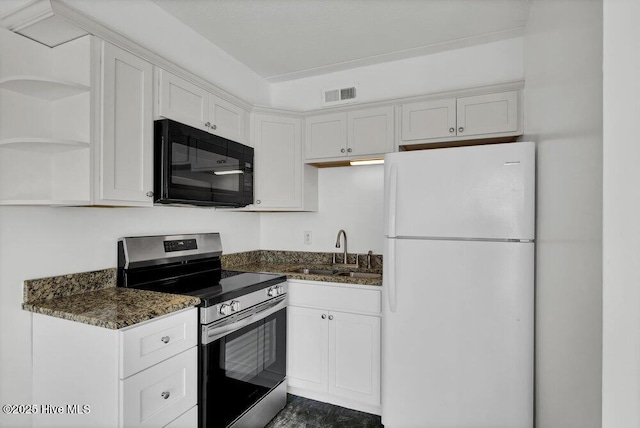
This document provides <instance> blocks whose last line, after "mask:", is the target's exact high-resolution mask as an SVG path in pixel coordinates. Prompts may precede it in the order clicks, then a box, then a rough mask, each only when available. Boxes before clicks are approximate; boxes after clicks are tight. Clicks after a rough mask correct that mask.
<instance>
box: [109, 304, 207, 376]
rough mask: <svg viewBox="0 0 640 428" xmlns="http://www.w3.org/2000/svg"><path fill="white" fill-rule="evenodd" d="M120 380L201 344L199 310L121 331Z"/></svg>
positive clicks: (194, 309) (195, 309)
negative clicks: (199, 338)
mask: <svg viewBox="0 0 640 428" xmlns="http://www.w3.org/2000/svg"><path fill="white" fill-rule="evenodd" d="M121 340H122V346H121V347H120V349H122V353H123V355H122V359H121V364H122V366H121V367H120V375H121V379H124V378H127V377H129V376H131V375H133V374H135V373H138V372H139V371H141V370H144V369H145V368H147V367H150V366H152V365H154V364H157V363H159V362H160V361H163V360H166V359H167V358H170V357H172V356H174V355H176V354H178V353H180V352H182V351H185V350H187V349H189V348H191V347H193V346H196V345H197V343H198V309H197V308H191V309H188V310H186V311H182V312H178V313H176V314H174V315H170V316H167V317H164V318H160V319H157V320H154V321H151V322H149V323H146V324H143V325H141V326H138V327H133V328H131V329H129V330H123V331H122V336H121Z"/></svg>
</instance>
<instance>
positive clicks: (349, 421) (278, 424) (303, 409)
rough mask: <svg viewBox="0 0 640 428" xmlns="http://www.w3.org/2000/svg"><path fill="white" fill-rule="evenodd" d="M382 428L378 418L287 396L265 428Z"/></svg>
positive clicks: (295, 396) (294, 396)
mask: <svg viewBox="0 0 640 428" xmlns="http://www.w3.org/2000/svg"><path fill="white" fill-rule="evenodd" d="M290 427H295V428H382V423H381V422H380V416H377V415H372V414H369V413H364V412H358V411H357V410H351V409H347V408H344V407H340V406H334V405H332V404H327V403H321V402H319V401H314V400H309V399H308V398H303V397H298V396H297V395H291V394H289V395H288V396H287V405H286V406H285V408H284V409H282V410H281V411H280V413H278V414H277V415H276V417H275V418H273V420H271V422H269V424H268V425H267V426H266V427H265V428H290Z"/></svg>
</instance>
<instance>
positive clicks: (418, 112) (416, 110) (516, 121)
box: [400, 91, 522, 144]
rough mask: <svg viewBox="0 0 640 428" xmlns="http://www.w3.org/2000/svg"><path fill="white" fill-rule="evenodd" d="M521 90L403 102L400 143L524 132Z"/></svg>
mask: <svg viewBox="0 0 640 428" xmlns="http://www.w3.org/2000/svg"><path fill="white" fill-rule="evenodd" d="M520 118H521V112H520V101H519V92H518V91H508V92H498V93H490V94H482V95H474V96H469V97H458V98H445V99H437V100H430V101H423V102H417V103H409V104H403V105H402V114H401V122H402V124H401V130H402V132H401V138H400V139H401V144H402V143H406V144H418V143H423V142H424V143H429V142H441V141H456V140H465V139H479V138H495V137H508V136H516V135H520V134H522V121H521V119H520Z"/></svg>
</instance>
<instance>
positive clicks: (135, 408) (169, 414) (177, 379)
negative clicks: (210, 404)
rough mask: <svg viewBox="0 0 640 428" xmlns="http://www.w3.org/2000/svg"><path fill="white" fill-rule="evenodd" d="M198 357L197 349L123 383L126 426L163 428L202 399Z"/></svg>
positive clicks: (123, 413)
mask: <svg viewBox="0 0 640 428" xmlns="http://www.w3.org/2000/svg"><path fill="white" fill-rule="evenodd" d="M197 363H198V354H197V348H196V347H193V348H191V349H189V350H188V351H185V352H183V353H181V354H179V355H176V356H175V357H172V358H170V359H168V360H166V361H163V362H162V363H160V364H157V365H155V366H153V367H150V368H148V369H146V370H143V371H141V372H140V373H138V374H136V375H134V376H131V377H130V378H128V379H125V380H122V381H120V382H121V383H120V384H121V388H122V394H121V396H122V403H121V409H122V410H121V411H122V413H121V414H122V418H123V425H124V426H125V427H160V426H164V425H167V424H168V423H169V422H171V421H173V420H174V419H176V418H177V417H178V416H180V415H182V414H183V413H184V412H186V411H187V410H189V409H190V408H192V407H193V406H195V405H196V403H197V400H198V397H197V395H198V385H197V379H198V368H197Z"/></svg>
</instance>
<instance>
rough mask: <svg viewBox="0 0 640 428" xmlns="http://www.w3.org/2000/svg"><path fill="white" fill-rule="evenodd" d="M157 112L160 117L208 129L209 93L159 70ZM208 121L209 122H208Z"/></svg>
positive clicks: (204, 129)
mask: <svg viewBox="0 0 640 428" xmlns="http://www.w3.org/2000/svg"><path fill="white" fill-rule="evenodd" d="M159 83H160V88H159V91H158V103H159V104H158V113H159V115H160V116H162V117H166V118H169V119H173V120H175V121H176V122H180V123H184V124H185V125H189V126H193V127H194V128H199V129H202V130H203V131H208V130H209V127H207V126H205V124H206V123H207V122H208V121H209V93H208V92H207V91H205V90H204V89H202V88H200V87H199V86H196V85H194V84H192V83H189V82H187V81H186V80H184V79H181V78H179V77H178V76H175V75H173V74H171V73H169V72H167V71H164V70H159ZM209 123H210V122H209Z"/></svg>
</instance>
